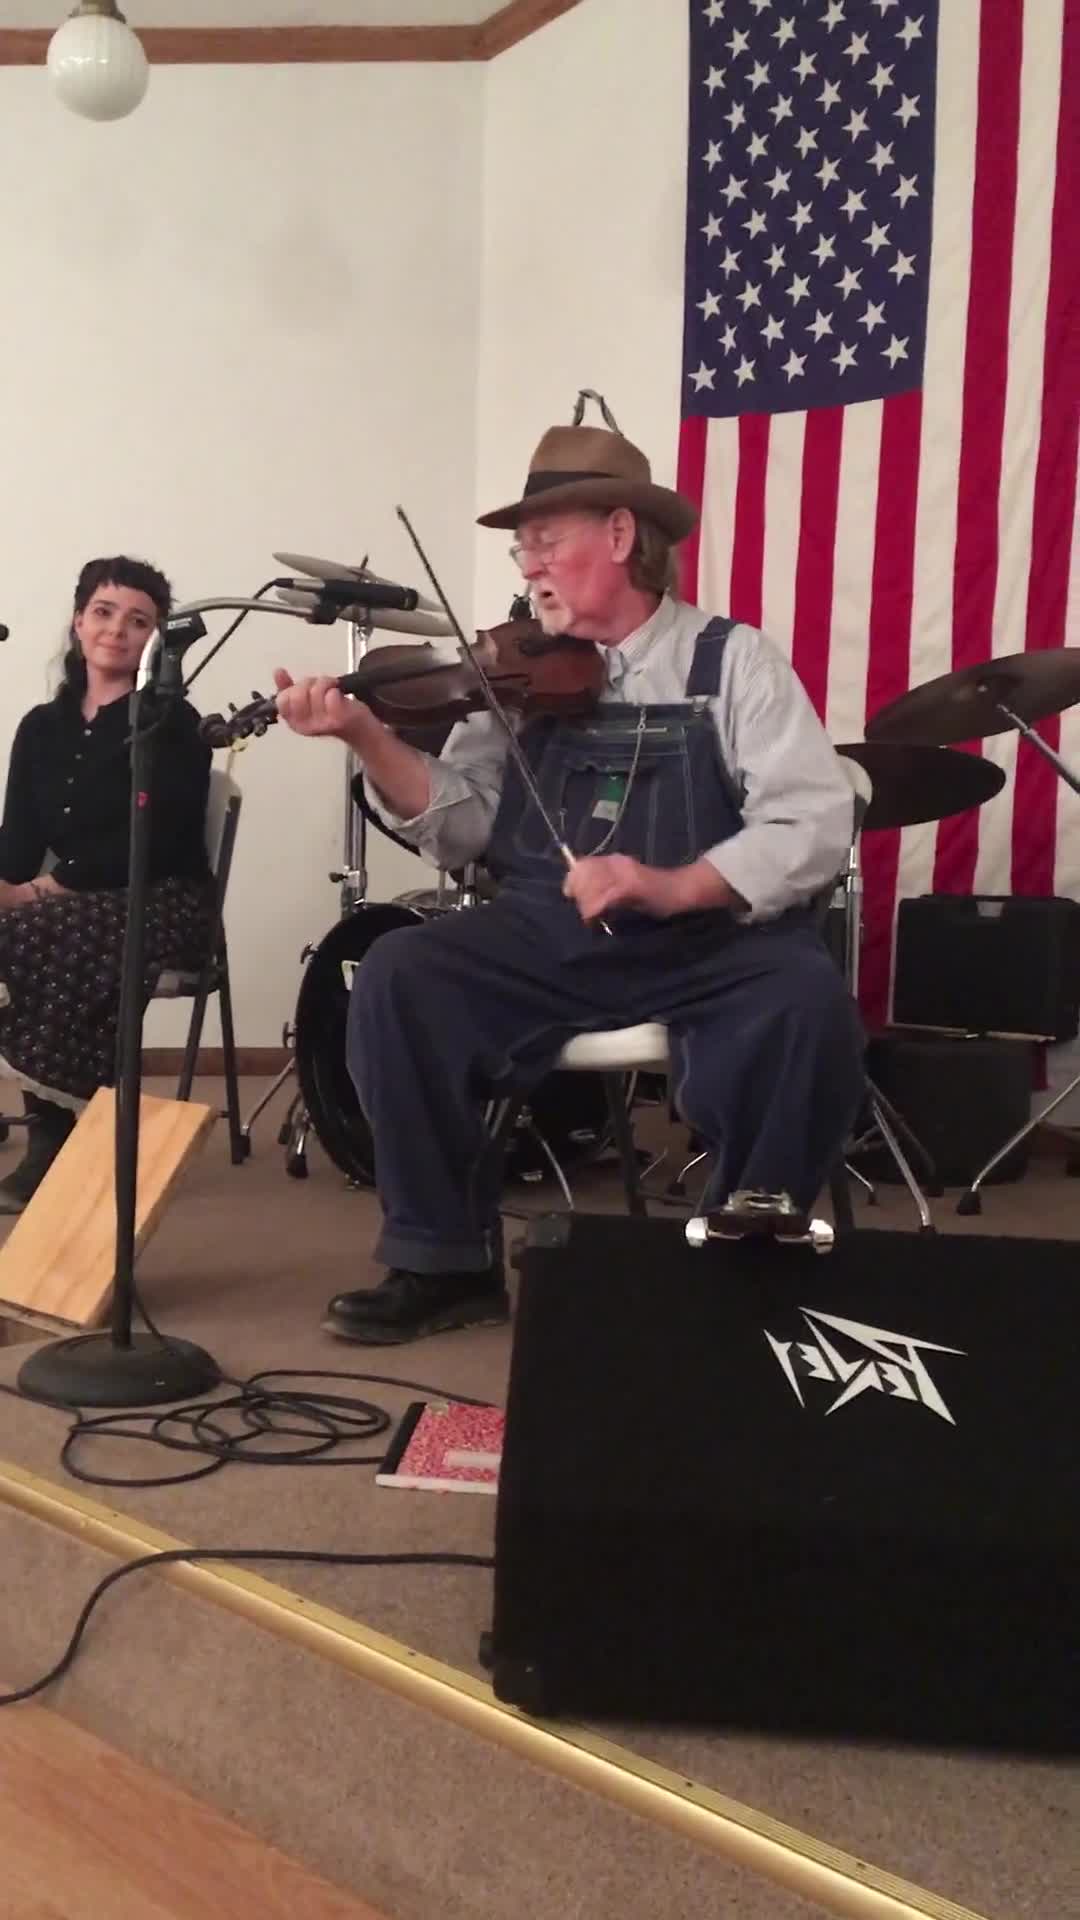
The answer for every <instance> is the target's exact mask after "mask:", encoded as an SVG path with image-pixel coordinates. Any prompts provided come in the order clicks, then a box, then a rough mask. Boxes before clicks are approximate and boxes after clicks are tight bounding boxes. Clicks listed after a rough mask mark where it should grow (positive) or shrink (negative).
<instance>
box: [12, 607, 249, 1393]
mask: <svg viewBox="0 0 1080 1920" xmlns="http://www.w3.org/2000/svg"><path fill="white" fill-rule="evenodd" d="M180 659H181V654H180V650H179V649H178V648H176V647H169V646H168V645H163V644H162V639H161V634H160V631H155V633H154V634H153V636H152V637H151V639H150V640H149V642H148V643H147V646H146V648H145V649H144V651H143V655H142V659H141V660H140V662H139V671H138V676H137V678H136V682H135V689H134V691H133V693H132V694H131V696H130V715H131V812H130V820H129V829H128V897H127V920H126V923H125V926H124V947H123V958H122V963H121V972H120V1017H119V1022H118V1026H117V1041H116V1171H115V1194H116V1264H115V1268H114V1273H113V1293H112V1309H111V1317H110V1327H109V1331H108V1332H107V1333H84V1334H76V1335H74V1336H73V1337H72V1338H70V1339H66V1340H57V1341H54V1342H53V1344H52V1345H51V1346H48V1347H42V1348H40V1349H39V1350H38V1351H37V1352H36V1353H33V1354H31V1356H30V1358H29V1359H28V1360H27V1361H26V1363H25V1365H24V1366H23V1367H22V1369H21V1371H20V1373H19V1381H18V1384H19V1387H20V1390H21V1391H22V1392H24V1393H26V1394H29V1395H31V1396H33V1397H34V1398H36V1399H40V1400H53V1401H59V1402H61V1403H62V1404H63V1405H65V1406H71V1407H146V1406H156V1405H159V1404H163V1403H164V1402H166V1401H174V1400H183V1399H189V1398H192V1397H194V1396H197V1395H199V1394H203V1393H206V1392H207V1391H208V1390H209V1388H211V1387H214V1386H216V1385H217V1383H218V1381H219V1380H220V1378H221V1373H220V1369H219V1367H218V1365H217V1363H216V1361H214V1360H212V1359H211V1357H210V1355H209V1354H208V1353H205V1352H204V1351H203V1349H202V1348H201V1347H197V1346H194V1345H193V1344H192V1343H191V1342H190V1341H188V1340H175V1339H173V1338H172V1337H171V1336H170V1337H169V1338H168V1339H166V1338H164V1337H163V1336H159V1335H157V1334H152V1333H133V1332H132V1328H131V1323H132V1318H133V1314H134V1308H135V1228H136V1195H137V1188H138V1169H139V1099H140V1085H141V1079H142V1028H143V970H144V956H145V951H146V895H147V870H148V864H149V853H150V832H151V822H152V800H153V760H154V734H155V730H156V727H157V725H158V723H159V721H160V720H161V719H162V718H163V717H164V716H165V715H166V714H167V712H168V709H169V706H170V704H171V702H172V701H173V700H175V699H177V698H178V697H179V695H180V693H181V691H182V681H181V674H180ZM155 669H156V671H157V680H156V684H155V681H154V674H155Z"/></svg>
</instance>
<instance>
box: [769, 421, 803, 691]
mask: <svg viewBox="0 0 1080 1920" xmlns="http://www.w3.org/2000/svg"><path fill="white" fill-rule="evenodd" d="M805 440H806V415H805V413H774V414H773V416H772V419H771V420H770V422H769V459H768V465H767V466H766V469H765V550H764V555H763V560H762V570H761V571H762V580H761V624H762V626H763V628H764V630H765V632H766V633H767V634H768V636H769V638H770V640H773V641H775V643H776V645H777V646H778V647H779V648H780V649H781V651H782V652H783V653H785V654H786V655H787V656H788V658H789V659H790V658H791V649H792V643H793V640H794V635H795V577H796V570H797V567H798V561H799V516H800V514H801V511H802V462H803V445H804V443H805Z"/></svg>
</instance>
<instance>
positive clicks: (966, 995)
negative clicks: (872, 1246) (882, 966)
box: [893, 893, 1080, 1040]
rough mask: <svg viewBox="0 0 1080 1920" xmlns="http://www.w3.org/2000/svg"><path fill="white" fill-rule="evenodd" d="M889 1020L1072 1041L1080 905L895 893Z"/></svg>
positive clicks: (1079, 994) (1077, 1002) (1078, 984)
mask: <svg viewBox="0 0 1080 1920" xmlns="http://www.w3.org/2000/svg"><path fill="white" fill-rule="evenodd" d="M893 1020H894V1021H895V1022H896V1024H898V1025H900V1026H915V1027H960V1028H968V1029H970V1030H971V1031H973V1032H976V1033H1024V1034H1031V1035H1033V1036H1037V1037H1042V1038H1045V1039H1055V1040H1071V1039H1072V1038H1073V1036H1074V1035H1075V1034H1076V1032H1077V1030H1078V1027H1080V904H1078V903H1077V902H1076V901H1075V900H1056V899H1051V900H1029V899H1025V898H1021V897H1016V898H1013V897H1011V896H1005V897H1003V896H997V895H990V894H975V895H972V894H951V893H931V894H923V895H922V896H921V897H920V898H918V899H916V900H902V901H901V903H900V910H899V913H898V915H897V923H896V980H895V986H894V989H893Z"/></svg>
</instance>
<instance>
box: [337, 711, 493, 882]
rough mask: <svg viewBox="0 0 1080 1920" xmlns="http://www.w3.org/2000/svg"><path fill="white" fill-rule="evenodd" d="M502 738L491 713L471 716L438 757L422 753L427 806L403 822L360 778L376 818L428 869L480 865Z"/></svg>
mask: <svg viewBox="0 0 1080 1920" xmlns="http://www.w3.org/2000/svg"><path fill="white" fill-rule="evenodd" d="M506 753H507V747H506V735H505V733H504V731H503V729H502V727H501V725H500V724H499V722H498V721H497V720H496V719H495V717H494V715H493V714H490V713H475V714H470V715H469V718H468V719H467V720H460V721H459V722H458V724H457V726H456V727H454V729H453V731H452V732H451V734H450V736H449V738H448V740H447V742H446V745H445V746H444V748H443V750H442V752H441V754H439V756H438V757H437V758H436V757H435V755H433V754H425V756H424V757H425V759H426V760H427V762H428V767H429V772H430V776H431V801H430V804H429V805H428V806H427V807H425V809H424V811H423V813H418V814H415V815H414V816H413V818H412V819H411V820H406V819H402V817H401V816H400V815H399V814H396V813H394V812H393V811H392V809H391V808H390V807H388V806H387V803H386V801H385V800H384V799H383V797H382V795H381V794H380V792H379V790H378V788H377V787H376V786H374V785H373V783H372V782H371V781H370V780H369V779H368V778H367V776H366V775H365V777H364V792H365V794H366V796H367V799H368V802H369V804H370V805H371V807H372V808H373V809H374V811H375V812H376V813H377V814H378V816H379V819H380V820H383V821H385V823H386V825H387V826H388V827H391V828H392V829H393V831H394V832H395V833H397V834H400V836H401V838H402V839H403V840H408V841H409V843H410V845H412V846H414V847H415V848H416V851H417V853H419V854H421V855H422V856H423V858H424V859H425V860H429V861H430V862H431V864H432V865H433V866H436V867H441V868H443V869H444V870H446V871H448V872H449V871H452V870H453V869H454V868H456V867H463V866H467V865H468V863H469V862H470V861H472V860H479V859H480V858H481V857H482V855H483V854H484V852H485V850H486V848H487V844H488V841H489V840H490V838H491V829H492V827H493V825H494V823H495V815H496V812H497V810H498V805H499V795H500V793H501V792H502V783H503V772H504V768H505V763H506Z"/></svg>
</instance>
